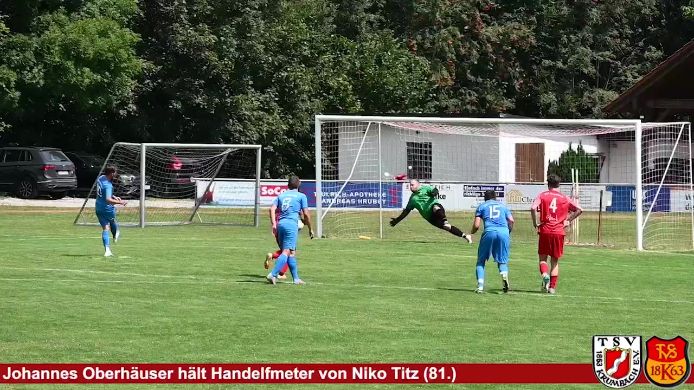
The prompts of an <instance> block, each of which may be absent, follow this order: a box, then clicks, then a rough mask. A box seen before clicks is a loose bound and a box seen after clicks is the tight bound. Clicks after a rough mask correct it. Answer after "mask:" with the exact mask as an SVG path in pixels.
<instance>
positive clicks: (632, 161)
mask: <svg viewBox="0 0 694 390" xmlns="http://www.w3.org/2000/svg"><path fill="white" fill-rule="evenodd" d="M314 123H315V139H316V145H315V155H316V194H315V196H316V214H317V217H316V232H317V234H318V236H319V237H343V238H357V237H359V236H368V237H381V238H386V239H412V238H415V237H421V235H422V234H423V233H421V232H422V230H421V228H423V227H424V226H425V225H426V222H423V221H422V219H421V218H419V217H414V216H412V217H410V218H408V220H407V221H403V223H401V224H399V225H398V226H397V227H396V228H393V229H391V228H390V227H389V226H387V225H386V224H387V221H388V219H389V218H392V217H395V216H396V215H397V214H398V213H399V212H400V211H401V210H402V208H403V207H404V206H405V204H406V201H407V199H408V197H409V193H410V192H409V187H408V183H407V181H406V180H403V179H404V177H407V178H416V179H419V180H420V181H423V182H426V183H429V184H432V185H435V186H437V187H439V193H440V195H439V200H440V203H441V204H442V205H444V207H445V208H446V210H447V213H448V216H449V221H450V222H451V223H452V224H454V225H456V226H458V227H459V228H461V229H462V230H463V231H468V230H469V227H470V225H471V223H472V219H473V217H474V215H473V212H474V209H475V208H476V206H477V205H479V204H480V203H481V201H482V194H483V192H484V190H485V189H495V190H497V192H498V193H499V198H500V200H502V201H504V202H506V203H507V204H509V207H510V208H511V210H512V212H513V213H514V217H515V218H516V220H517V221H518V223H517V224H516V229H514V237H519V238H521V239H524V240H525V239H527V240H534V239H535V235H534V232H533V231H532V229H531V228H532V226H530V228H528V227H527V225H531V224H530V223H529V208H530V203H531V202H532V198H534V197H535V196H536V195H537V194H538V193H539V192H541V191H542V190H544V189H546V184H545V183H546V176H547V173H548V172H550V173H556V174H558V175H559V176H560V177H561V179H562V187H561V188H560V189H561V190H562V191H563V192H565V193H566V194H567V195H570V194H571V190H572V185H573V186H575V187H574V188H575V189H578V188H580V191H576V193H577V195H578V197H579V203H581V204H582V207H583V208H584V210H585V211H586V212H585V213H584V215H583V216H582V217H581V223H580V231H579V230H578V226H579V225H578V224H576V225H575V231H574V230H570V231H568V232H567V237H571V238H572V241H575V244H578V245H606V246H614V247H622V248H636V249H639V250H643V249H659V248H669V249H672V248H678V249H687V250H690V249H693V248H694V228H693V226H694V212H693V211H692V210H691V208H692V207H691V203H692V195H693V193H692V192H693V190H692V178H691V177H692V164H693V162H692V158H691V151H690V149H691V136H690V135H689V134H690V132H691V125H690V124H689V123H686V122H679V123H642V122H641V121H639V120H621V119H620V120H597V119H578V120H576V119H530V118H513V117H512V118H433V117H388V116H348V115H316V117H315V122H314ZM678 134H679V135H680V137H679V140H678V137H677V136H678ZM664 150H669V151H670V152H671V153H670V154H667V153H665V152H664ZM667 157H670V159H671V160H672V161H671V162H670V165H668V164H667ZM572 170H573V172H574V174H575V177H572V174H571V172H572ZM655 178H658V180H656V179H655ZM660 179H662V180H660ZM661 182H662V183H661ZM658 188H660V190H658ZM651 206H652V207H651ZM649 215H650V217H649ZM685 220H686V221H685ZM668 229H670V230H668ZM675 230H676V231H677V232H678V234H677V236H678V237H679V238H678V240H677V242H674V244H673V243H670V241H674V240H672V238H671V236H672V234H671V233H672V231H675ZM429 233H431V234H429ZM685 235H686V236H687V239H685V240H683V239H682V237H683V236H685ZM426 236H427V237H434V238H433V239H436V240H438V239H441V240H446V239H452V238H453V237H452V236H450V235H447V234H446V233H445V232H442V233H441V234H440V235H438V236H436V233H434V232H428V233H427V234H426ZM598 236H599V237H600V243H598V242H597V240H596V238H597V237H598ZM690 236H691V237H690Z"/></svg>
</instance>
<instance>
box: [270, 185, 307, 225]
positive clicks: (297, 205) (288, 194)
mask: <svg viewBox="0 0 694 390" xmlns="http://www.w3.org/2000/svg"><path fill="white" fill-rule="evenodd" d="M275 206H277V209H278V211H279V216H280V217H279V220H280V222H281V221H283V220H290V221H294V222H295V223H298V222H299V212H300V211H301V210H305V209H307V208H308V200H307V199H306V195H304V194H302V193H301V192H299V191H298V190H289V191H285V192H283V193H281V194H280V196H278V197H277V198H275Z"/></svg>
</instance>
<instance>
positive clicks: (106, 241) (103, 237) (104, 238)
mask: <svg viewBox="0 0 694 390" xmlns="http://www.w3.org/2000/svg"><path fill="white" fill-rule="evenodd" d="M101 241H103V243H104V248H106V249H108V248H109V247H110V246H111V238H110V237H109V235H108V230H102V231H101Z"/></svg>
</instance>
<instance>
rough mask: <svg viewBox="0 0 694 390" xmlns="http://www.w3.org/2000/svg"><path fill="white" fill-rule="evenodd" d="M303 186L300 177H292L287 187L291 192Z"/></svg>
mask: <svg viewBox="0 0 694 390" xmlns="http://www.w3.org/2000/svg"><path fill="white" fill-rule="evenodd" d="M300 185H301V180H299V177H298V176H290V177H289V181H288V182H287V187H289V189H290V190H296V189H298V188H299V186H300Z"/></svg>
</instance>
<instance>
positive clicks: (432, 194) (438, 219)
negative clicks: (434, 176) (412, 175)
mask: <svg viewBox="0 0 694 390" xmlns="http://www.w3.org/2000/svg"><path fill="white" fill-rule="evenodd" d="M410 190H411V191H412V195H410V200H409V201H408V202H407V206H406V207H405V209H403V210H402V213H400V215H398V216H397V217H396V218H391V219H390V226H395V225H397V224H398V223H400V221H402V220H403V219H405V217H407V215H408V214H409V213H410V211H412V210H414V209H417V211H419V214H420V215H421V216H422V218H424V219H426V220H427V222H429V223H430V224H432V225H434V226H436V227H437V228H439V229H443V230H445V231H447V232H449V233H451V234H453V235H454V236H458V237H462V238H464V239H465V240H467V242H468V243H472V237H471V236H470V235H469V234H465V233H463V231H462V230H460V229H458V228H457V227H455V226H453V225H451V224H450V222H448V219H447V218H446V209H444V208H443V205H441V203H439V201H438V195H439V189H438V188H436V187H434V186H430V185H422V184H420V183H419V181H418V180H415V179H412V180H410Z"/></svg>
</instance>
